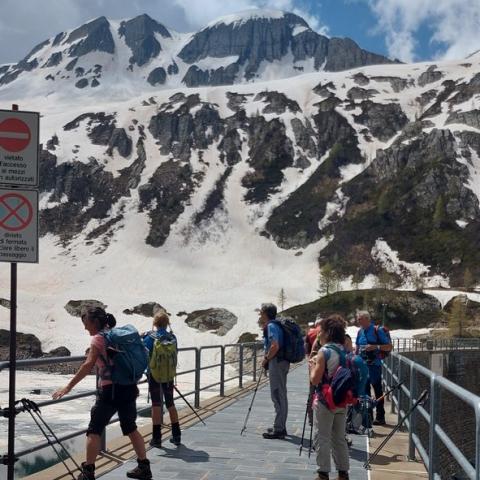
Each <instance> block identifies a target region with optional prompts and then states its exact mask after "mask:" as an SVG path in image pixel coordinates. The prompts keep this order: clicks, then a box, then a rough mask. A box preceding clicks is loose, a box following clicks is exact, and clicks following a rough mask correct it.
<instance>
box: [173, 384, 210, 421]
mask: <svg viewBox="0 0 480 480" xmlns="http://www.w3.org/2000/svg"><path fill="white" fill-rule="evenodd" d="M173 388H174V389H175V391H176V392H177V393H178V394H179V395H180V397H181V398H182V400H183V401H184V402H185V403H186V404H187V406H188V408H189V409H190V410H191V411H192V412H193V413H194V414H195V416H196V417H197V418H198V419H199V420H200V421H201V422H202V423H203V424H204V425H207V424H206V423H205V422H204V421H203V418H202V417H201V416H200V415H199V414H198V413H197V412H196V410H195V409H194V408H193V407H192V406H191V405H190V403H189V401H188V400H187V399H186V398H185V397H184V396H183V394H182V392H180V390H179V389H178V388H177V386H176V385H174V386H173Z"/></svg>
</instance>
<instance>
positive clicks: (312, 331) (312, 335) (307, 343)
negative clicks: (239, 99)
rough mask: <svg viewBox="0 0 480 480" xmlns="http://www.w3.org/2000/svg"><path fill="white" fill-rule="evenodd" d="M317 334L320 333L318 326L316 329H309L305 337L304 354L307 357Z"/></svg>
mask: <svg viewBox="0 0 480 480" xmlns="http://www.w3.org/2000/svg"><path fill="white" fill-rule="evenodd" d="M319 333H320V325H318V326H317V327H314V328H311V329H310V330H309V331H308V332H307V336H306V337H305V353H306V354H307V355H310V353H311V351H312V348H313V344H314V343H315V340H316V339H317V337H318V334H319Z"/></svg>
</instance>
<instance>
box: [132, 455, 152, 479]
mask: <svg viewBox="0 0 480 480" xmlns="http://www.w3.org/2000/svg"><path fill="white" fill-rule="evenodd" d="M137 463H138V465H137V466H136V467H135V468H134V469H133V470H130V471H128V472H127V477H128V478H137V479H138V480H151V479H152V471H151V470H150V461H149V460H148V459H145V460H137Z"/></svg>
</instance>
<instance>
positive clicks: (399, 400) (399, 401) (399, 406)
mask: <svg viewBox="0 0 480 480" xmlns="http://www.w3.org/2000/svg"><path fill="white" fill-rule="evenodd" d="M401 375H402V362H401V359H400V358H399V359H398V375H397V378H398V382H399V383H400V382H401V381H402V378H401ZM397 414H398V417H397V418H398V420H397V423H400V421H401V420H402V387H400V388H397Z"/></svg>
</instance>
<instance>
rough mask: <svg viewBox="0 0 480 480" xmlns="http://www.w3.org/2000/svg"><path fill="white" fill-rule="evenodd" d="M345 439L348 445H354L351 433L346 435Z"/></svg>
mask: <svg viewBox="0 0 480 480" xmlns="http://www.w3.org/2000/svg"><path fill="white" fill-rule="evenodd" d="M345 441H346V442H347V445H348V446H349V447H351V446H352V443H353V440H352V437H350V435H345Z"/></svg>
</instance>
